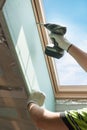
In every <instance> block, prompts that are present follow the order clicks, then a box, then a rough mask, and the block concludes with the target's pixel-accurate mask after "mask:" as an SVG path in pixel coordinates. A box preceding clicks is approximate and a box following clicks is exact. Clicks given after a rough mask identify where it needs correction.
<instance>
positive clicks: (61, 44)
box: [49, 33, 71, 51]
mask: <svg viewBox="0 0 87 130" xmlns="http://www.w3.org/2000/svg"><path fill="white" fill-rule="evenodd" d="M49 36H50V38H54V39H55V40H56V42H57V43H58V46H59V47H60V48H62V49H64V50H66V51H67V50H68V48H69V47H70V45H71V43H70V42H69V41H68V40H67V39H65V38H64V36H62V35H58V34H54V33H50V34H49Z"/></svg>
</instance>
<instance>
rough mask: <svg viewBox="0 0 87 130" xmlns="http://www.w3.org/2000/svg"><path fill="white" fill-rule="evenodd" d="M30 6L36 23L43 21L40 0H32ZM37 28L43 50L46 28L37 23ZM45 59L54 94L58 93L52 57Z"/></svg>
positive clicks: (47, 41) (46, 39) (46, 40)
mask: <svg viewBox="0 0 87 130" xmlns="http://www.w3.org/2000/svg"><path fill="white" fill-rule="evenodd" d="M32 6H33V10H34V14H35V19H36V23H45V17H44V14H43V7H42V3H41V0H37V1H36V0H32ZM37 28H38V31H39V35H40V40H41V43H42V48H43V51H44V50H45V46H46V45H47V43H49V39H48V33H47V30H46V29H45V28H44V27H43V26H40V25H39V24H37ZM45 60H46V64H47V68H48V72H49V76H50V79H51V83H52V86H53V90H54V94H56V93H58V87H57V86H58V80H57V76H56V74H55V72H56V71H55V69H54V62H53V59H52V58H50V57H48V56H45Z"/></svg>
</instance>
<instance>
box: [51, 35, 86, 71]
mask: <svg viewBox="0 0 87 130" xmlns="http://www.w3.org/2000/svg"><path fill="white" fill-rule="evenodd" d="M49 36H50V38H54V39H55V40H56V42H57V43H58V46H59V47H60V48H62V49H64V50H66V51H67V52H68V53H69V54H70V55H71V56H72V57H73V58H74V59H75V60H76V61H77V62H78V64H79V65H80V66H81V67H82V68H83V69H84V70H85V71H87V53H85V52H84V51H83V50H81V49H79V48H78V47H76V46H75V45H73V44H72V43H70V42H69V41H68V40H67V39H65V38H64V37H63V36H61V35H57V34H53V33H51V34H50V35H49Z"/></svg>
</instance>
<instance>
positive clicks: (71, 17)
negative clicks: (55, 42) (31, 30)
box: [43, 0, 87, 85]
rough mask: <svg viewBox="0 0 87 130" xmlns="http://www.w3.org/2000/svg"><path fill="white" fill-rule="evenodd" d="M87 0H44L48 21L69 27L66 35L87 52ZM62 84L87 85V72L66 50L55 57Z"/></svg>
mask: <svg viewBox="0 0 87 130" xmlns="http://www.w3.org/2000/svg"><path fill="white" fill-rule="evenodd" d="M86 5H87V0H43V7H44V12H45V16H46V22H47V23H48V22H50V23H56V24H60V25H63V26H66V27H67V33H66V35H65V37H66V38H67V39H68V40H69V41H71V43H73V44H75V45H76V46H78V47H79V48H81V49H83V50H84V51H86V52H87V17H86V16H87V7H86ZM55 63H56V68H57V72H58V76H59V80H60V84H61V85H86V84H87V73H86V72H85V71H84V70H83V69H82V68H81V67H80V66H79V64H78V63H77V62H76V61H75V60H74V59H73V58H72V57H71V56H70V55H69V54H68V53H66V52H65V54H64V56H63V57H62V58H61V59H55Z"/></svg>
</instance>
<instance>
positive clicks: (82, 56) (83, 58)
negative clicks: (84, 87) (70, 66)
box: [68, 45, 87, 72]
mask: <svg viewBox="0 0 87 130" xmlns="http://www.w3.org/2000/svg"><path fill="white" fill-rule="evenodd" d="M68 53H69V54H70V55H71V56H72V57H73V58H74V59H75V60H76V61H77V62H78V63H79V65H80V66H81V67H82V68H83V69H84V70H85V71H86V72H87V53H85V52H84V51H82V50H81V49H79V48H78V47H76V46H75V45H72V46H71V47H70V48H69V50H68Z"/></svg>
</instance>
